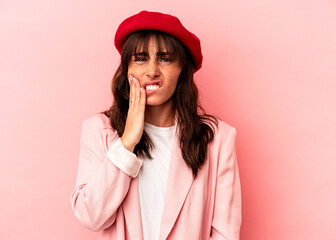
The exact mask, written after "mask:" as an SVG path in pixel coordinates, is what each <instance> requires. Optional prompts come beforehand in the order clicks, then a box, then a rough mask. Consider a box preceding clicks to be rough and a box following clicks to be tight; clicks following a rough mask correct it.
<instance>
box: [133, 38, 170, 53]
mask: <svg viewBox="0 0 336 240" xmlns="http://www.w3.org/2000/svg"><path fill="white" fill-rule="evenodd" d="M151 51H154V52H156V53H162V52H164V53H168V52H170V51H169V49H167V46H166V43H165V41H164V39H163V38H162V37H158V36H150V37H149V38H147V39H143V40H142V41H140V42H139V44H138V45H137V47H136V49H135V53H148V52H151Z"/></svg>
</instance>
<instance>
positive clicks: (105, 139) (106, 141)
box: [81, 113, 118, 151]
mask: <svg viewBox="0 0 336 240" xmlns="http://www.w3.org/2000/svg"><path fill="white" fill-rule="evenodd" d="M117 139H118V133H117V131H115V130H114V129H113V128H112V126H111V124H110V118H109V117H107V116H106V115H105V114H103V113H96V114H94V115H91V116H89V117H87V118H86V119H84V120H83V122H82V133H81V141H82V142H83V143H86V144H87V145H90V146H93V145H101V147H102V148H103V150H104V151H107V149H108V148H109V146H110V145H111V144H112V143H113V142H115V141H116V140H117Z"/></svg>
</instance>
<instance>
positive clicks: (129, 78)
mask: <svg viewBox="0 0 336 240" xmlns="http://www.w3.org/2000/svg"><path fill="white" fill-rule="evenodd" d="M128 82H129V84H131V75H128Z"/></svg>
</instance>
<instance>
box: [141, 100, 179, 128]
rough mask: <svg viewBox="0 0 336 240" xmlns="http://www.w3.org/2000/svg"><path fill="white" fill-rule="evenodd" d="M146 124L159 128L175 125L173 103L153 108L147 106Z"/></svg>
mask: <svg viewBox="0 0 336 240" xmlns="http://www.w3.org/2000/svg"><path fill="white" fill-rule="evenodd" d="M145 122H146V123H149V124H152V125H154V126H158V127H171V126H174V125H175V109H174V108H173V106H172V103H166V104H163V105H158V106H153V105H151V106H150V105H146V110H145Z"/></svg>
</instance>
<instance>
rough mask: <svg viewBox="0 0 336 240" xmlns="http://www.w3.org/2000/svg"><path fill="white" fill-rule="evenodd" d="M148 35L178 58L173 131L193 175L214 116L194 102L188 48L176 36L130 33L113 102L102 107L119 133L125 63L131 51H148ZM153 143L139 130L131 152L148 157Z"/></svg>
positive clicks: (126, 101)
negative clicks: (139, 133)
mask: <svg viewBox="0 0 336 240" xmlns="http://www.w3.org/2000/svg"><path fill="white" fill-rule="evenodd" d="M151 37H154V39H155V40H156V42H157V46H158V51H159V52H162V51H161V50H162V45H163V46H164V47H165V50H166V51H167V52H168V53H169V54H170V55H171V56H172V58H173V59H178V61H179V64H180V66H181V67H182V70H181V73H180V76H179V79H178V82H177V86H176V90H175V92H174V94H173V96H172V99H173V107H174V110H176V118H177V133H178V138H179V141H180V148H181V151H182V156H183V158H184V161H185V162H186V164H187V165H188V167H190V168H191V169H192V172H193V176H194V177H196V176H197V171H198V169H200V168H201V167H202V165H203V164H204V162H205V159H206V156H207V147H208V143H210V142H211V141H212V140H213V138H214V131H215V129H214V125H215V126H216V127H217V126H218V120H217V119H216V118H215V117H214V116H211V115H209V114H206V113H205V110H204V109H203V108H202V106H201V105H200V104H199V102H198V89H197V86H196V85H195V83H194V79H193V74H194V66H195V65H194V63H193V58H192V56H191V54H190V52H189V50H188V49H187V48H186V47H185V46H184V45H183V44H182V43H181V42H180V41H179V40H177V39H176V38H174V37H173V36H171V35H168V34H166V33H163V32H160V31H156V30H141V31H137V32H135V33H133V34H132V35H130V36H129V37H128V38H127V40H126V41H125V43H124V46H123V50H122V55H121V63H120V65H119V67H118V69H117V71H116V73H115V75H114V77H113V80H112V93H113V97H114V102H113V104H112V106H111V108H110V109H109V110H106V111H103V112H101V113H104V114H105V115H106V116H107V117H109V118H110V123H111V126H112V128H113V129H115V130H116V131H117V132H118V135H119V137H121V136H122V134H123V132H124V128H125V123H126V117H127V112H128V107H129V93H130V88H129V83H128V77H127V72H128V64H129V62H130V60H131V57H132V55H133V54H135V53H137V52H140V51H141V52H146V50H147V53H148V42H149V40H150V38H151ZM153 147H154V146H153V143H152V141H151V139H150V138H149V136H148V135H147V134H146V132H145V131H143V134H142V137H141V139H140V141H139V143H138V144H137V145H136V146H135V148H134V153H135V154H136V155H137V156H140V157H145V156H146V157H148V158H150V159H151V158H152V157H151V155H150V150H151V149H153Z"/></svg>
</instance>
